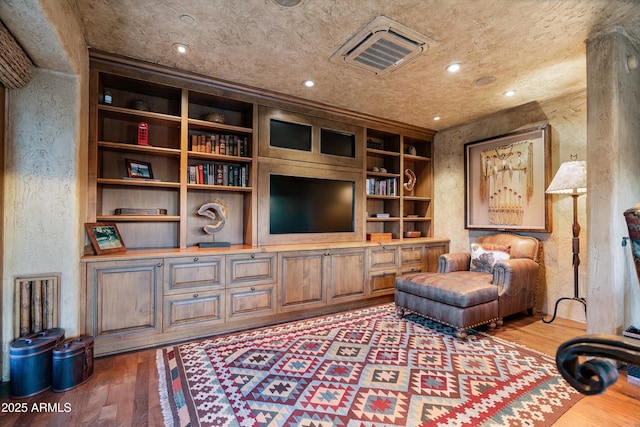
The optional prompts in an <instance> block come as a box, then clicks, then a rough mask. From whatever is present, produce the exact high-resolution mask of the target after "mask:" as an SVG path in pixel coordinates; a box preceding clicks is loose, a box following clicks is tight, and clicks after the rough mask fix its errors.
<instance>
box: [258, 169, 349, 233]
mask: <svg viewBox="0 0 640 427" xmlns="http://www.w3.org/2000/svg"><path fill="white" fill-rule="evenodd" d="M269 189H270V190H269V232H270V233H271V234H292V233H345V232H353V231H354V210H355V209H354V202H355V182H354V181H349V180H339V179H324V178H311V177H299V176H289V175H275V174H271V175H270V176H269Z"/></svg>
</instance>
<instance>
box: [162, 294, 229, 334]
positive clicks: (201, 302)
mask: <svg viewBox="0 0 640 427" xmlns="http://www.w3.org/2000/svg"><path fill="white" fill-rule="evenodd" d="M223 321H224V292H223V291H222V290H217V291H209V292H193V293H191V292H185V293H183V294H178V295H170V296H167V297H165V298H164V330H165V331H169V330H172V329H176V328H181V327H185V326H188V327H194V326H197V327H202V326H205V325H212V324H215V323H222V322H223Z"/></svg>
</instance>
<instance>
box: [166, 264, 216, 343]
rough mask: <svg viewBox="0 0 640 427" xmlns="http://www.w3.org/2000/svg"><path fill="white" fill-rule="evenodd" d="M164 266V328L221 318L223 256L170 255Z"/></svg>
mask: <svg viewBox="0 0 640 427" xmlns="http://www.w3.org/2000/svg"><path fill="white" fill-rule="evenodd" d="M164 266H165V267H164V298H163V302H164V312H163V319H164V322H163V329H164V331H170V330H172V329H175V328H181V327H189V328H193V327H194V326H197V327H199V328H201V327H205V326H208V325H212V324H215V323H218V322H222V321H224V313H225V290H224V274H225V257H224V256H222V255H220V256H193V257H184V258H175V259H173V258H172V259H168V260H166V261H165V262H164Z"/></svg>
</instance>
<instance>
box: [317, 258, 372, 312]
mask: <svg viewBox="0 0 640 427" xmlns="http://www.w3.org/2000/svg"><path fill="white" fill-rule="evenodd" d="M365 256H366V255H365V250H364V249H354V250H345V251H331V252H330V254H328V256H327V257H326V259H325V261H326V262H325V277H326V278H327V282H326V286H327V289H328V293H329V302H343V301H346V300H353V299H359V298H361V297H363V296H364V295H365V294H366V287H365Z"/></svg>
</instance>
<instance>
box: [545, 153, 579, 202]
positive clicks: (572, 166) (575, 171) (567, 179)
mask: <svg viewBox="0 0 640 427" xmlns="http://www.w3.org/2000/svg"><path fill="white" fill-rule="evenodd" d="M546 192H547V193H548V194H580V193H586V192H587V162H586V161H584V160H577V161H572V162H564V163H563V164H561V165H560V168H559V169H558V172H556V175H555V176H554V177H553V179H552V180H551V184H549V188H547V191H546Z"/></svg>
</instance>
